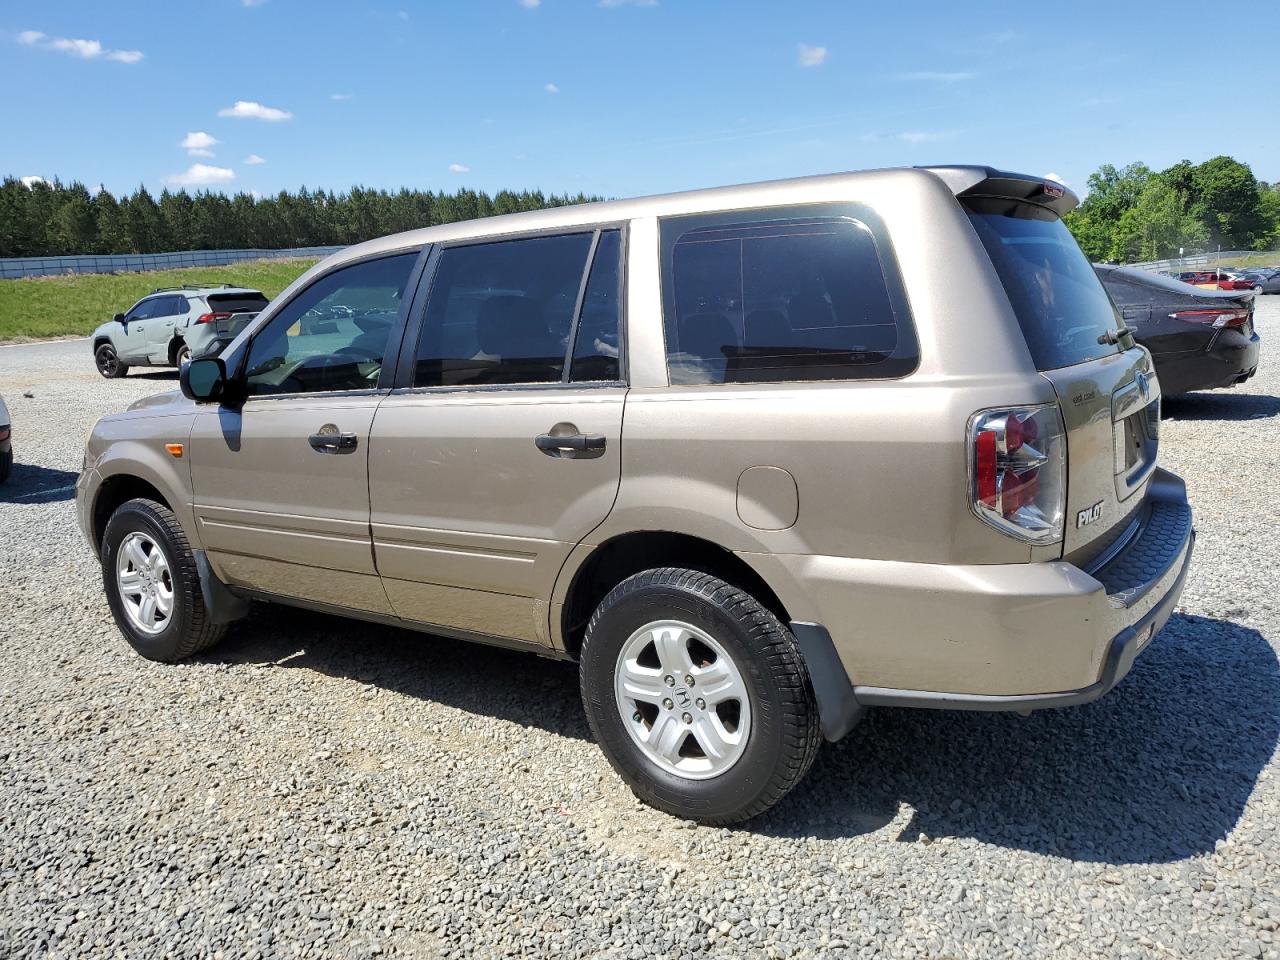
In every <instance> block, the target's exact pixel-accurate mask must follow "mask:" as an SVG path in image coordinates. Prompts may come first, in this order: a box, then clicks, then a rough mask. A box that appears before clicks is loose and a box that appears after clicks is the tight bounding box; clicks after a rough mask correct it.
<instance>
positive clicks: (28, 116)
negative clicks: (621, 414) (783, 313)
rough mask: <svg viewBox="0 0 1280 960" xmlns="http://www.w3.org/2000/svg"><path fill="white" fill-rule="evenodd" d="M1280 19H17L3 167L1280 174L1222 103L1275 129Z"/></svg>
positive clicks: (120, 174)
mask: <svg viewBox="0 0 1280 960" xmlns="http://www.w3.org/2000/svg"><path fill="white" fill-rule="evenodd" d="M1269 7H1270V4H1268V3H1263V2H1258V3H1254V4H1248V3H1244V4H1234V5H1233V6H1232V12H1231V15H1230V17H1225V16H1224V17H1219V16H1208V17H1206V8H1205V7H1204V5H1203V4H1200V3H1197V4H1190V3H1186V4H1184V3H1178V2H1165V3H1162V4H1160V6H1159V11H1160V12H1159V16H1158V17H1155V18H1153V17H1152V16H1151V15H1150V13H1149V12H1148V11H1150V10H1151V9H1153V7H1152V5H1150V4H1147V3H1137V2H1125V0H1119V2H1111V3H1083V4H1077V5H1073V6H1071V7H1070V8H1068V7H1064V6H1062V5H1059V4H1054V5H1045V6H1039V7H1037V6H1035V5H1029V4H1026V3H1019V4H1008V5H1002V4H989V5H985V6H983V7H979V5H975V4H957V3H931V2H922V3H912V2H899V3H883V2H876V3H871V2H861V0H846V2H837V0H811V2H809V0H791V2H789V3H781V2H763V0H761V2H755V0H740V2H732V0H656V2H655V0H466V2H463V0H351V2H337V0H333V2H327V0H308V2H303V0H201V2H195V0H170V2H159V0H131V2H127V3H126V2H120V3H115V2H111V3H106V2H101V0H98V2H86V0H74V2H73V0H44V2H42V3H41V4H22V5H18V4H5V5H3V6H0V86H2V88H3V89H4V90H5V91H6V96H5V97H3V98H0V174H12V175H16V176H41V177H47V178H52V177H54V176H58V177H61V178H62V179H63V180H72V179H78V180H81V181H83V182H85V183H86V184H88V185H90V186H91V187H93V186H96V185H97V184H99V183H101V184H104V185H105V186H106V187H107V188H108V189H111V190H113V191H116V192H119V191H122V190H130V189H132V188H134V187H136V186H137V185H138V184H139V183H143V184H145V185H146V186H147V187H148V188H149V189H151V190H153V191H156V192H158V191H159V190H160V189H161V188H162V187H164V186H165V185H166V184H169V185H182V184H186V185H188V186H189V187H191V188H211V189H221V190H227V191H237V190H247V191H257V192H260V193H271V192H274V191H276V190H280V189H296V188H297V187H299V186H300V185H306V186H308V187H324V188H329V189H338V190H342V189H346V188H348V187H350V186H352V185H353V184H364V185H366V186H373V187H386V188H398V187H401V186H410V187H419V188H430V189H454V188H456V187H458V186H462V185H466V186H470V187H474V188H477V189H484V190H488V191H491V192H492V191H495V190H498V189H502V188H504V187H511V188H515V189H520V188H526V187H527V188H534V187H538V188H542V189H543V190H547V191H555V192H561V191H568V192H576V191H578V190H582V191H585V192H588V193H598V194H603V195H607V196H632V195H637V194H645V193H654V192H662V191H666V190H678V189H687V188H693V187H699V186H712V185H717V184H725V183H738V182H745V181H751V180H762V179H771V178H776V177H787V176H798V175H804V174H811V173H822V172H830V171H836V170H851V169H860V168H866V167H877V166H888V165H899V164H917V163H931V162H974V163H988V164H991V165H994V166H1002V167H1006V168H1009V169H1016V170H1021V171H1024V172H1028V173H1034V174H1047V173H1054V174H1056V175H1058V176H1059V177H1060V178H1062V179H1064V180H1065V181H1067V182H1068V183H1070V184H1072V185H1073V186H1074V187H1076V188H1077V189H1078V190H1082V189H1083V187H1084V181H1085V178H1086V177H1087V176H1088V174H1089V173H1090V172H1091V171H1092V170H1094V169H1095V168H1096V167H1097V166H1098V165H1099V164H1102V163H1108V162H1110V163H1115V164H1123V163H1127V162H1130V161H1133V160H1142V161H1145V162H1146V163H1148V164H1149V165H1151V166H1153V167H1157V168H1160V167H1164V166H1167V165H1169V164H1171V163H1173V162H1175V161H1177V160H1180V159H1183V158H1186V159H1190V160H1192V161H1201V160H1204V159H1207V158H1208V157H1211V156H1215V155H1217V154H1220V153H1226V154H1230V155H1233V156H1235V157H1236V158H1238V159H1240V160H1243V161H1245V162H1246V163H1249V164H1251V165H1252V167H1253V169H1254V173H1255V174H1257V175H1258V176H1259V177H1260V178H1262V179H1266V180H1280V149H1278V148H1280V124H1277V123H1275V122H1272V121H1271V120H1270V119H1266V120H1258V119H1243V120H1233V119H1231V117H1232V113H1233V112H1235V111H1234V110H1231V109H1224V108H1225V107H1227V106H1228V105H1229V104H1230V101H1229V100H1224V92H1225V93H1227V94H1233V95H1234V93H1235V92H1236V91H1244V92H1245V93H1246V94H1247V95H1248V96H1249V97H1254V96H1256V98H1257V99H1256V100H1253V102H1252V105H1251V106H1250V107H1249V108H1248V109H1250V110H1252V112H1253V114H1254V117H1255V118H1256V117H1258V116H1263V117H1272V116H1274V114H1275V111H1276V109H1277V100H1276V94H1277V93H1278V92H1280V58H1277V57H1274V56H1271V55H1269V54H1268V53H1267V52H1266V50H1267V48H1268V44H1269V42H1270V41H1269V39H1267V38H1269V37H1270V36H1271V34H1272V33H1273V31H1274V29H1275V20H1274V10H1273V9H1272V10H1270V11H1268V8H1269ZM1214 20H1217V21H1218V22H1219V25H1218V26H1214V25H1213V24H1212V23H1211V22H1209V21H1214ZM1251 21H1252V22H1253V23H1254V24H1255V27H1250V26H1248V24H1249V23H1250V22H1251ZM1192 23H1201V24H1204V25H1203V26H1201V27H1191V26H1188V25H1189V24H1192ZM1227 23H1235V24H1236V27H1232V28H1231V29H1230V31H1229V34H1228V33H1218V30H1219V27H1220V26H1224V25H1225V24H1227ZM1241 25H1243V33H1241V32H1240V27H1241ZM1202 44H1207V46H1202ZM1191 50H1196V51H1197V54H1196V56H1195V57H1194V58H1190V57H1189V56H1188V53H1189V51H1191ZM1251 91H1252V93H1250V92H1251ZM211 141H215V142H211ZM184 144H185V146H184ZM259 161H260V162H259Z"/></svg>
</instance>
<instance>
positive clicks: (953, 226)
mask: <svg viewBox="0 0 1280 960" xmlns="http://www.w3.org/2000/svg"><path fill="white" fill-rule="evenodd" d="M1075 202H1076V200H1075V197H1074V196H1073V195H1072V194H1071V193H1070V192H1069V191H1067V190H1066V189H1065V188H1063V187H1062V186H1060V185H1058V184H1056V183H1052V182H1047V181H1045V180H1043V179H1042V178H1039V177H1027V176H1020V175H1017V174H1009V173H1001V172H998V171H995V170H991V169H988V168H986V167H936V168H931V169H912V170H878V171H870V172H867V173H855V174H841V175H836V176H827V177H810V178H805V179H799V180H789V181H782V182H777V183H763V184H754V185H750V186H742V187H730V188H726V189H718V190H701V191H696V192H692V193H683V194H674V195H670V196H662V197H649V198H645V199H640V200H624V201H612V202H608V203H597V204H586V205H582V206H573V207H559V208H556V209H552V210H544V211H538V212H532V213H519V214H514V215H510V216H501V217H494V218H492V219H486V220H479V221H473V222H469V223H453V224H448V225H443V226H437V227H430V228H427V229H423V230H417V231H413V232H410V233H404V234H399V235H396V236H392V237H385V238H383V239H380V240H374V241H370V242H368V243H363V244H360V245H358V246H355V247H352V248H350V249H348V250H345V251H342V252H340V253H337V254H335V255H334V256H332V257H330V258H328V259H327V260H325V261H323V262H322V263H320V264H317V265H316V266H315V267H313V268H312V269H311V270H310V271H308V272H307V273H306V274H305V275H303V276H302V277H300V278H299V279H298V280H297V281H295V282H294V283H293V285H291V286H290V287H289V289H287V290H286V291H285V292H284V293H282V294H281V295H280V296H279V297H278V298H277V299H276V300H275V301H274V302H273V303H272V305H271V306H270V307H268V308H267V309H266V310H265V311H264V312H263V314H262V315H261V316H260V317H259V318H258V319H257V320H256V321H255V322H254V323H253V324H251V325H250V327H249V328H248V329H247V330H245V331H244V332H243V333H242V334H241V335H240V336H239V337H238V338H237V339H236V341H235V342H234V343H232V344H230V345H229V346H228V347H227V348H226V349H225V350H224V351H223V352H222V353H220V354H219V355H218V356H216V357H212V358H203V359H195V360H192V361H191V362H190V363H189V364H187V365H186V366H185V367H184V368H183V371H182V376H181V384H182V393H181V394H179V393H174V394H170V395H168V396H157V397H149V398H147V399H145V400H141V401H139V402H138V403H136V404H134V406H133V407H132V408H131V409H130V410H129V411H127V412H125V413H120V414H114V415H111V416H108V417H105V418H103V419H102V420H101V421H99V422H98V424H97V426H96V427H95V428H94V430H93V432H92V433H91V435H90V437H89V439H88V444H87V447H86V451H85V461H84V470H83V472H82V474H81V477H80V481H79V483H78V485H77V499H78V504H79V516H80V523H81V525H82V528H83V530H84V532H85V535H86V537H87V538H88V540H89V542H90V543H91V544H92V546H93V549H94V551H95V552H96V553H97V554H98V556H99V557H100V559H101V563H102V573H103V585H104V588H105V591H106V595H107V600H108V602H109V604H110V607H111V610H112V613H113V615H114V616H115V620H116V623H117V624H118V625H119V627H120V630H121V632H122V633H123V634H124V636H125V637H126V639H127V640H128V641H129V643H130V644H131V645H132V646H133V647H134V649H135V650H137V651H138V652H139V653H140V654H141V655H143V656H145V657H149V658H152V659H154V660H160V661H164V662H172V661H176V660H180V659H182V658H184V657H188V656H191V655H193V654H195V653H197V652H198V651H200V650H202V649H204V648H206V647H208V646H209V645H210V644H212V643H214V642H215V641H217V640H218V639H219V637H220V636H221V634H222V632H223V629H224V627H223V625H224V624H226V623H227V622H229V621H231V620H233V619H235V618H237V617H240V616H243V615H244V614H245V612H246V611H247V609H248V601H249V600H251V599H261V600H268V601H272V602H277V603H284V604H293V605H298V606H302V607H309V608H312V609H315V610H319V611H326V612H328V613H330V614H334V615H341V616H350V617H359V618H364V619H367V620H372V621H376V622H381V623H391V624H399V625H403V626H408V627H411V628H414V629H418V630H421V631H422V632H423V633H425V634H437V635H445V636H453V637H460V638H464V639H470V640H475V641H479V642H483V643H492V644H499V645H505V646H510V647H515V648H517V649H522V650H530V651H534V652H537V653H539V654H542V655H544V656H549V657H559V658H563V659H566V660H571V661H577V663H578V664H579V668H578V671H579V677H580V684H581V692H582V701H583V706H584V709H585V711H586V715H587V718H588V720H589V723H590V725H591V729H592V731H593V733H594V735H595V738H596V741H597V742H598V743H599V744H600V747H601V748H602V750H603V751H604V752H605V754H606V756H608V758H609V760H610V762H611V763H612V764H613V766H614V768H615V769H616V770H617V771H618V773H619V775H620V776H621V777H622V778H624V779H625V780H626V781H627V783H628V784H630V786H631V787H632V789H633V790H635V792H636V793H637V794H638V795H639V796H640V797H641V798H643V799H644V800H646V801H647V802H649V803H652V804H654V805H655V806H658V807H660V808H662V809H664V810H667V811H669V812H671V813H674V814H677V815H679V816H685V817H691V818H694V819H697V820H700V821H703V822H706V823H720V824H722V823H729V822H732V821H736V820H741V819H744V818H747V817H750V816H753V815H755V814H758V813H760V812H762V811H764V810H766V809H768V808H769V807H770V806H771V805H772V804H774V803H775V802H777V801H778V800H779V799H780V798H781V797H782V796H783V795H784V794H785V793H786V792H787V791H788V790H789V789H791V787H792V786H794V785H795V784H796V783H797V782H799V780H800V779H801V778H802V777H803V776H804V774H805V772H806V771H807V770H808V768H809V765H810V764H811V763H812V761H813V758H814V755H815V753H816V751H817V749H818V746H819V743H820V741H821V740H822V738H823V737H824V736H825V738H826V739H828V740H837V739H839V738H840V737H842V736H844V735H845V734H846V733H848V731H849V730H850V729H851V728H852V727H853V725H854V724H855V723H856V722H857V721H858V719H859V718H860V717H861V716H862V714H863V711H864V710H865V708H867V707H869V706H874V705H882V706H883V705H888V706H908V707H931V708H945V709H970V710H1013V711H1019V712H1029V711H1031V710H1037V709H1043V708H1048V707H1061V706H1068V705H1071V704H1077V703H1083V702H1085V701H1088V700H1092V699H1094V698H1096V697H1099V696H1101V695H1103V694H1104V693H1106V692H1107V691H1108V690H1110V689H1111V688H1112V687H1113V686H1114V685H1115V684H1116V683H1118V682H1119V681H1120V679H1121V678H1123V677H1124V676H1125V674H1126V673H1127V672H1128V671H1129V669H1130V667H1131V665H1132V664H1133V662H1134V658H1135V657H1136V656H1137V655H1138V654H1139V653H1140V652H1141V651H1142V650H1143V649H1144V648H1145V647H1146V645H1147V644H1148V643H1150V642H1151V638H1152V637H1153V636H1154V635H1155V634H1156V632H1157V631H1158V630H1159V629H1160V628H1161V627H1162V626H1163V625H1164V623H1165V621H1166V620H1167V619H1168V617H1169V615H1170V613H1171V612H1172V610H1173V607H1174V604H1175V603H1176V602H1177V599H1178V596H1179V593H1180V591H1181V589H1182V583H1183V578H1184V577H1185V575H1186V571H1187V568H1188V564H1189V562H1190V556H1191V549H1192V543H1193V539H1194V536H1193V531H1192V527H1191V509H1190V507H1189V506H1188V504H1187V498H1186V492H1185V488H1184V486H1183V484H1182V481H1181V480H1179V479H1178V478H1177V477H1176V476H1174V475H1173V474H1171V473H1168V472H1166V471H1164V470H1162V469H1161V468H1160V467H1159V466H1158V465H1157V451H1158V445H1159V424H1160V385H1159V382H1158V380H1157V378H1156V377H1155V375H1154V372H1153V370H1152V365H1151V357H1150V355H1149V354H1148V353H1147V351H1146V350H1144V349H1143V348H1142V347H1140V346H1138V345H1137V344H1135V343H1134V341H1133V339H1132V336H1131V333H1130V332H1129V331H1128V330H1127V328H1125V327H1124V325H1123V323H1122V322H1121V318H1120V317H1119V316H1118V314H1117V313H1116V309H1115V307H1114V305H1113V303H1112V301H1111V300H1110V298H1109V297H1108V296H1107V294H1106V292H1105V290H1104V289H1103V287H1102V284H1101V282H1100V281H1099V280H1098V277H1097V276H1096V274H1095V273H1094V271H1093V268H1092V267H1091V266H1090V264H1089V262H1088V260H1087V259H1085V257H1084V255H1083V254H1082V253H1081V252H1080V248H1079V247H1078V246H1077V245H1076V243H1075V241H1074V240H1073V239H1072V237H1071V234H1070V233H1069V232H1068V231H1067V228H1066V226H1065V225H1064V224H1063V223H1062V220H1061V217H1062V215H1063V214H1064V213H1066V212H1067V211H1068V210H1070V209H1071V208H1072V207H1073V206H1074V205H1075ZM241 636H244V634H243V633H242V634H241ZM423 642H424V643H427V644H430V643H432V642H433V641H431V640H429V639H424V641H423ZM437 649H439V651H440V655H441V656H460V655H461V654H460V653H459V652H458V651H457V649H456V648H453V647H438V648H437ZM511 668H512V669H519V665H518V664H517V663H515V662H514V661H513V662H512V663H511ZM536 695H537V694H536V692H531V693H530V696H536Z"/></svg>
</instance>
